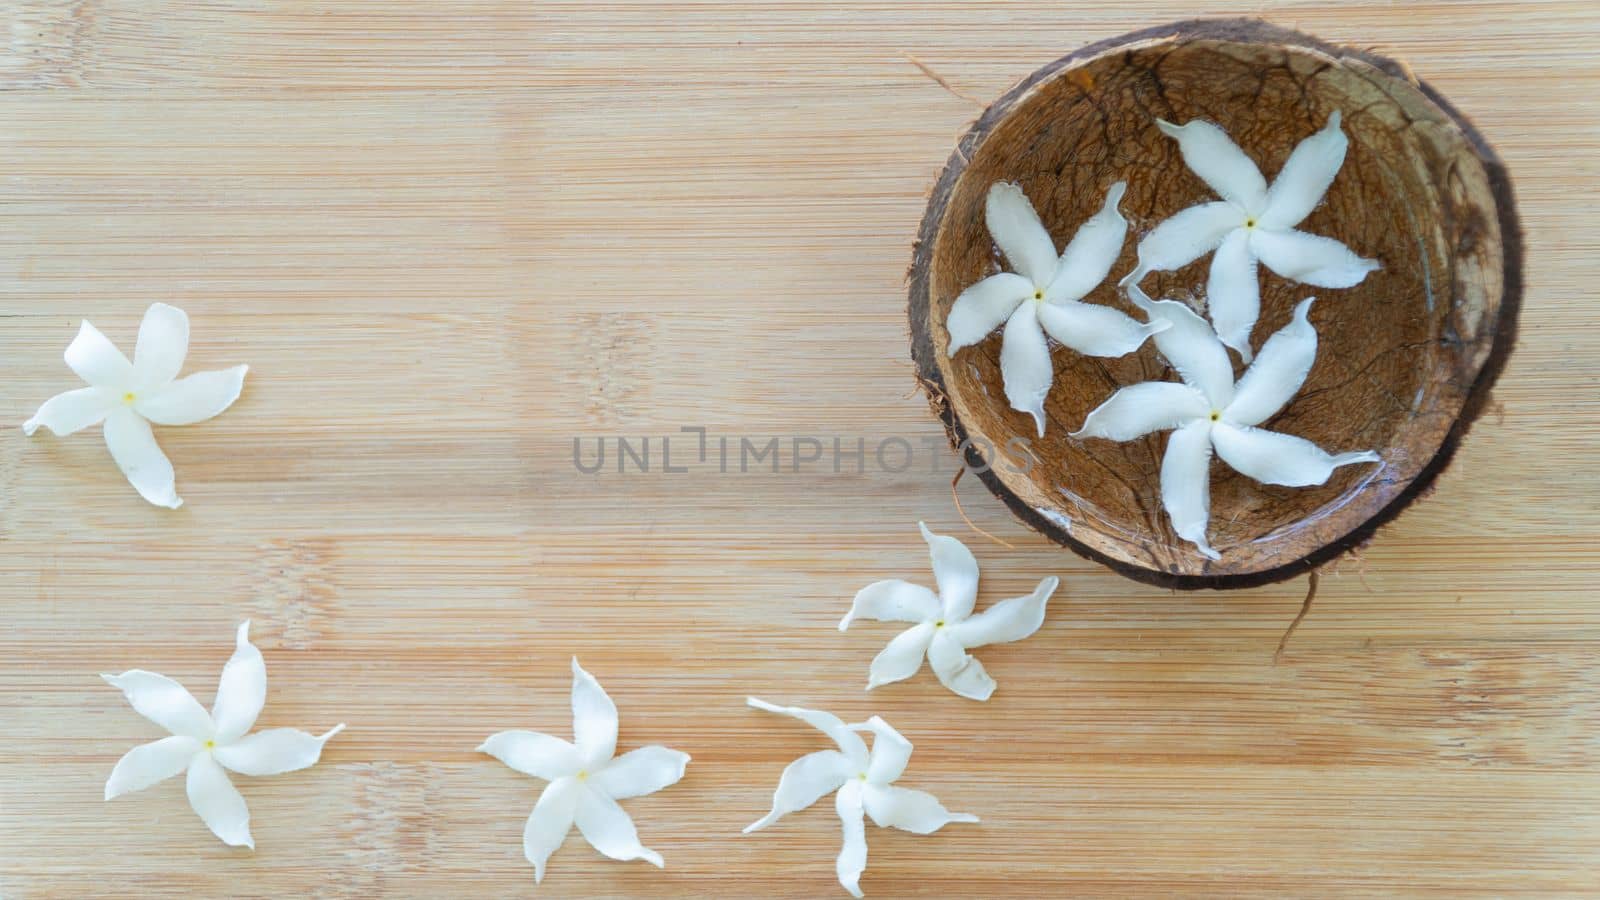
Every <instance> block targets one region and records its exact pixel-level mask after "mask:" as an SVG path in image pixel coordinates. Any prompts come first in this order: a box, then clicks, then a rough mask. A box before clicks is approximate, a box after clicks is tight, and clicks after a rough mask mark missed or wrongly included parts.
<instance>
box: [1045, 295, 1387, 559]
mask: <svg viewBox="0 0 1600 900" xmlns="http://www.w3.org/2000/svg"><path fill="white" fill-rule="evenodd" d="M1130 294H1131V295H1132V297H1133V299H1134V302H1135V303H1137V304H1138V305H1139V306H1141V307H1142V308H1143V309H1144V310H1145V312H1146V313H1148V314H1149V316H1150V318H1151V319H1152V320H1154V319H1158V318H1159V319H1164V320H1166V321H1168V322H1170V323H1171V325H1172V327H1171V328H1169V329H1167V330H1166V331H1163V332H1161V333H1160V334H1157V335H1156V337H1155V341H1156V349H1157V350H1160V351H1161V353H1162V355H1164V356H1165V357H1166V358H1167V361H1168V362H1170V363H1172V366H1173V368H1175V369H1177V370H1178V375H1179V377H1181V378H1182V379H1183V382H1182V383H1181V384H1180V383H1178V382H1174V381H1146V382H1142V383H1140V384H1134V385H1129V386H1128V387H1125V388H1122V389H1120V390H1118V391H1117V392H1116V393H1115V394H1112V395H1111V397H1110V399H1108V400H1106V402H1104V403H1102V404H1100V406H1098V407H1097V408H1095V409H1094V410H1093V411H1092V412H1090V413H1089V415H1088V417H1087V418H1085V419H1084V422H1083V428H1081V429H1079V430H1078V431H1077V432H1075V433H1074V434H1073V435H1072V436H1073V437H1080V438H1081V437H1099V438H1109V439H1111V440H1114V441H1130V440H1133V439H1134V438H1137V437H1141V436H1143V435H1145V434H1148V433H1150V432H1152V431H1162V430H1166V429H1173V431H1172V435H1171V436H1170V437H1169V438H1168V439H1167V449H1166V455H1165V456H1163V457H1162V460H1161V504H1162V506H1164V507H1165V508H1166V511H1167V517H1168V518H1169V519H1171V520H1172V528H1173V530H1174V531H1175V532H1177V534H1178V536H1179V537H1181V538H1183V539H1184V540H1186V541H1190V542H1192V543H1193V544H1194V545H1195V546H1196V547H1197V548H1199V550H1200V552H1201V553H1202V554H1204V555H1205V556H1207V557H1209V558H1211V559H1218V558H1220V555H1219V554H1218V553H1217V551H1216V550H1214V549H1212V547H1211V545H1210V544H1209V543H1208V542H1207V541H1206V527H1207V525H1208V523H1209V521H1210V518H1211V453H1212V450H1213V449H1215V451H1216V454H1217V455H1218V456H1220V457H1222V460H1223V461H1224V462H1226V463H1227V464H1228V465H1229V466H1232V467H1233V468H1234V469H1235V470H1236V471H1238V472H1241V473H1243V474H1245V475H1248V476H1250V477H1251V478H1254V479H1255V480H1256V481H1259V482H1261V483H1263V484H1280V485H1287V486H1289V487H1304V486H1306V485H1313V484H1322V483H1324V482H1326V481H1327V480H1328V477H1329V476H1330V475H1332V474H1333V470H1334V469H1336V468H1338V467H1339V466H1348V465H1351V464H1352V463H1364V462H1379V461H1380V460H1379V457H1378V454H1376V453H1374V452H1372V451H1370V450H1363V451H1359V452H1353V453H1340V454H1338V455H1336V456H1335V455H1330V454H1328V453H1327V452H1325V451H1324V450H1323V449H1322V448H1320V447H1318V446H1317V445H1316V444H1313V443H1311V442H1310V441H1308V440H1305V439H1304V438H1299V437H1295V436H1293V435H1288V434H1280V433H1278V432H1276V431H1267V430H1265V429H1263V428H1258V427H1256V426H1258V425H1260V424H1261V423H1262V422H1265V421H1266V420H1267V419H1269V418H1271V417H1272V416H1273V415H1275V414H1276V413H1277V412H1278V410H1280V409H1282V408H1283V407H1284V405H1285V404H1287V403H1288V402H1289V400H1290V399H1291V398H1293V397H1294V395H1295V393H1296V392H1297V391H1299V390H1300V386H1301V385H1302V384H1304V383H1305V380H1306V375H1307V373H1309V372H1310V371H1311V364H1312V363H1313V362H1314V361H1315V360H1316V356H1317V331H1316V329H1315V328H1313V327H1312V325H1311V322H1310V320H1309V319H1308V318H1307V316H1308V314H1309V313H1310V310H1311V298H1309V297H1308V298H1306V299H1305V300H1303V301H1301V303H1300V305H1298V306H1296V307H1295V309H1294V317H1293V318H1292V319H1291V320H1290V322H1289V324H1288V325H1285V326H1284V327H1283V328H1282V329H1280V330H1279V331H1278V333H1277V334H1274V335H1273V336H1272V337H1270V338H1268V339H1267V342H1266V343H1265V344H1264V345H1262V347H1261V353H1260V355H1258V356H1257V357H1256V360H1255V362H1254V363H1252V364H1251V365H1250V368H1249V369H1248V370H1247V371H1246V372H1245V373H1244V375H1243V377H1241V378H1240V379H1239V381H1238V383H1237V384H1235V383H1234V379H1233V364H1232V363H1231V362H1229V360H1228V351H1227V350H1226V349H1225V348H1224V347H1223V346H1222V342H1221V341H1220V340H1218V339H1217V336H1216V334H1215V332H1213V331H1212V330H1211V326H1210V325H1207V324H1206V322H1205V320H1204V319H1202V318H1200V317H1199V316H1197V315H1195V314H1194V312H1192V311H1191V310H1190V309H1189V308H1188V307H1187V306H1184V305H1183V304H1182V303H1179V302H1178V301H1176V300H1161V301H1156V302H1152V301H1151V300H1150V299H1149V298H1148V297H1146V296H1145V295H1144V292H1143V291H1141V290H1139V288H1138V287H1137V286H1135V287H1133V288H1132V289H1131V291H1130Z"/></svg>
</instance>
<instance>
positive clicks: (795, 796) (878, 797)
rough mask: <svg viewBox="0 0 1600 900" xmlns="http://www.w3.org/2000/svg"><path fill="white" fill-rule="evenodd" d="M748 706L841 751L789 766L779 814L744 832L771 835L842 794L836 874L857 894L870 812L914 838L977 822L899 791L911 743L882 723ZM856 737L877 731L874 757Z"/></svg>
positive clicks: (777, 797) (778, 795)
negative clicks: (804, 728) (775, 826)
mask: <svg viewBox="0 0 1600 900" xmlns="http://www.w3.org/2000/svg"><path fill="white" fill-rule="evenodd" d="M748 702H749V703H750V705H751V706H754V707H755V708H756V709H764V710H766V711H768V712H775V713H778V714H779V715H785V716H793V717H794V718H796V719H799V720H800V721H802V722H804V723H806V724H807V725H810V726H811V727H813V728H815V729H817V730H818V731H820V732H822V733H823V734H825V735H827V736H828V737H830V738H832V739H833V742H834V743H835V744H836V745H838V747H839V749H838V750H818V751H817V752H815V753H808V754H806V755H805V756H802V757H800V758H799V759H797V760H795V761H794V762H792V763H790V764H789V765H788V767H787V768H785V769H784V770H783V775H782V776H781V777H780V778H779V779H778V789H777V790H776V791H775V792H773V795H772V812H769V813H767V814H766V815H765V816H762V817H761V819H760V820H758V821H756V822H754V823H752V824H751V825H750V826H749V827H748V828H746V829H745V830H744V833H745V834H749V833H750V832H752V831H756V830H758V829H761V828H765V827H767V826H768V825H771V824H772V823H773V822H776V821H778V820H779V819H780V818H782V817H784V816H785V815H788V814H789V813H792V812H798V811H800V810H802V809H805V808H806V807H808V806H810V805H811V804H813V803H816V802H817V801H818V800H821V799H822V798H823V797H826V796H827V795H828V794H830V793H832V792H834V791H838V792H839V793H838V794H837V795H835V796H834V809H835V810H836V811H837V812H838V813H839V822H840V824H842V825H843V826H844V848H843V849H841V850H840V851H839V858H838V860H837V862H836V863H835V868H836V870H837V871H838V873H839V883H840V884H842V885H844V888H845V890H847V891H849V892H850V893H851V894H854V895H855V896H857V897H860V896H861V886H860V881H861V873H862V872H864V871H866V868H867V829H866V824H865V823H864V822H863V821H862V813H863V812H865V813H866V815H867V816H870V817H871V818H872V823H873V824H874V825H877V826H878V827H879V828H898V829H900V830H902V831H909V832H911V833H913V834H932V833H933V832H935V831H938V830H939V829H941V828H943V827H944V826H946V825H948V824H949V823H951V822H976V821H978V817H977V816H974V815H970V814H967V813H953V812H950V811H949V810H947V809H945V808H944V806H943V805H942V804H940V803H939V801H938V799H937V798H935V797H934V796H933V795H932V794H929V793H927V792H926V791H915V790H911V789H910V788H901V787H895V786H894V785H893V784H892V782H894V781H895V780H896V779H898V778H899V777H900V774H901V773H902V772H904V771H905V770H906V763H908V762H910V761H911V742H910V741H908V740H906V739H905V738H903V737H901V736H900V732H898V731H895V730H894V729H893V728H892V727H890V726H889V723H888V722H885V721H884V720H882V719H880V718H878V717H877V716H873V717H872V718H870V719H868V720H867V721H865V722H862V723H860V724H857V725H845V724H844V722H843V721H841V720H840V719H839V717H838V716H835V715H833V714H832V713H826V712H822V711H820V710H815V709H805V708H803V707H799V706H774V705H773V704H771V703H768V702H766V701H765V700H759V699H757V698H755V697H751V698H749V701H748ZM857 731H870V732H872V733H873V734H874V735H875V736H876V737H875V738H874V739H873V742H872V752H871V753H868V752H867V745H866V742H865V741H863V740H862V739H861V736H860V735H858V734H856V732H857Z"/></svg>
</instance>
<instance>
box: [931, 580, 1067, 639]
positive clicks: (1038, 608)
mask: <svg viewBox="0 0 1600 900" xmlns="http://www.w3.org/2000/svg"><path fill="white" fill-rule="evenodd" d="M1060 584H1061V579H1059V578H1057V577H1055V576H1054V575H1051V576H1049V577H1047V578H1045V579H1043V580H1042V581H1040V582H1039V586H1038V587H1036V588H1034V589H1033V593H1031V594H1027V595H1025V596H1022V597H1012V598H1011V599H1009V600H1001V601H1000V602H999V603H996V604H995V605H993V606H991V607H989V608H988V609H986V610H984V611H983V612H981V613H979V614H978V615H975V616H973V617H972V618H970V619H968V620H966V621H965V622H957V623H956V624H954V625H951V626H949V628H950V631H951V634H952V635H954V637H955V639H956V641H957V642H958V643H960V644H961V646H963V647H966V648H967V649H968V650H970V649H972V648H973V647H982V646H983V645H985V644H1003V643H1006V642H1008V641H1020V640H1022V639H1023V638H1025V637H1027V636H1028V635H1030V634H1033V633H1034V632H1035V631H1038V630H1039V626H1041V625H1043V624H1044V608H1045V604H1046V603H1049V602H1050V595H1051V594H1054V593H1055V592H1056V588H1057V587H1059V586H1060Z"/></svg>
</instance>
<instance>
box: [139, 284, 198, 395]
mask: <svg viewBox="0 0 1600 900" xmlns="http://www.w3.org/2000/svg"><path fill="white" fill-rule="evenodd" d="M188 355H189V315H188V314H187V313H185V312H184V311H183V310H181V309H179V308H177V307H176V306H168V305H167V304H165V303H152V304H150V308H149V309H147V310H145V311H144V321H143V322H140V323H139V342H138V343H137V344H135V345H134V348H133V370H134V374H135V375H136V376H137V381H138V383H139V386H140V387H141V388H145V389H152V388H158V387H161V386H162V385H165V384H169V383H171V381H172V379H174V378H177V377H178V372H179V371H180V370H182V369H183V358H184V357H185V356H188Z"/></svg>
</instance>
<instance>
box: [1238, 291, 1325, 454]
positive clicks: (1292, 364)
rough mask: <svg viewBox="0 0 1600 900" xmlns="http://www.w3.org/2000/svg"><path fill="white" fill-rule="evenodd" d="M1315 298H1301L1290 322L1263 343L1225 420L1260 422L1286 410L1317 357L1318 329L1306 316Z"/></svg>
mask: <svg viewBox="0 0 1600 900" xmlns="http://www.w3.org/2000/svg"><path fill="white" fill-rule="evenodd" d="M1312 299H1313V298H1311V297H1307V298H1306V299H1304V300H1302V301H1300V304H1299V305H1298V306H1296V307H1295V308H1294V316H1293V318H1291V319H1290V320H1289V324H1287V325H1285V326H1283V327H1282V328H1280V329H1278V331H1277V333H1275V334H1273V335H1272V337H1270V338H1267V342H1266V343H1265V344H1262V345H1261V355H1260V356H1258V357H1256V361H1255V362H1254V363H1252V364H1251V366H1250V368H1249V369H1247V370H1245V373H1244V376H1243V377H1242V378H1240V379H1239V385H1238V388H1237V389H1236V390H1235V391H1234V395H1233V401H1232V402H1231V403H1229V404H1228V406H1227V408H1226V409H1224V410H1223V412H1222V417H1223V419H1225V420H1226V421H1229V422H1232V423H1234V424H1235V425H1260V424H1261V423H1262V422H1265V421H1266V420H1267V419H1269V418H1271V417H1272V416H1273V414H1274V413H1276V412H1277V411H1278V410H1280V409H1283V406H1284V404H1286V403H1288V402H1289V400H1290V398H1292V397H1293V396H1294V395H1295V393H1296V392H1297V391H1299V390H1300V386H1301V385H1302V384H1305V383H1306V374H1307V373H1309V372H1310V371H1311V364H1312V363H1313V362H1315V361H1316V358H1317V330H1316V329H1315V328H1313V327H1312V326H1311V321H1310V320H1309V319H1308V318H1307V316H1308V315H1309V313H1310V311H1311V301H1312Z"/></svg>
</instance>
